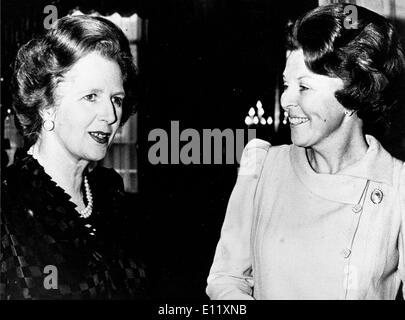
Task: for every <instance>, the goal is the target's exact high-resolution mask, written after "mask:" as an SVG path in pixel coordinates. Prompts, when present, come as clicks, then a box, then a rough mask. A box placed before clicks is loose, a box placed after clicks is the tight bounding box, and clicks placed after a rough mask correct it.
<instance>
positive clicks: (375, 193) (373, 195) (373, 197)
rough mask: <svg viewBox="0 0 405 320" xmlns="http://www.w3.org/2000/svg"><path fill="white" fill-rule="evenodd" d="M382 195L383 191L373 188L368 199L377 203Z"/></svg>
mask: <svg viewBox="0 0 405 320" xmlns="http://www.w3.org/2000/svg"><path fill="white" fill-rule="evenodd" d="M383 196H384V195H383V192H382V191H381V190H380V189H374V190H373V192H371V196H370V199H371V201H373V203H374V204H379V203H380V202H381V201H382V199H383Z"/></svg>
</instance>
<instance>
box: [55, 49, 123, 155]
mask: <svg viewBox="0 0 405 320" xmlns="http://www.w3.org/2000/svg"><path fill="white" fill-rule="evenodd" d="M55 94H56V101H57V103H56V108H55V118H54V119H55V120H54V121H55V128H54V130H53V133H54V134H55V136H56V139H57V141H58V142H59V144H60V145H61V146H62V150H63V151H66V153H67V155H68V156H71V157H73V158H74V159H76V160H82V159H84V160H88V161H98V160H101V159H103V158H104V156H105V155H106V151H107V147H108V146H109V145H110V144H111V142H112V140H113V138H114V135H115V133H116V132H117V130H118V127H119V124H120V121H121V116H122V101H123V99H124V95H125V93H124V88H123V77H122V73H121V69H120V67H119V66H118V64H117V63H116V62H114V61H112V60H109V59H107V58H105V57H103V56H101V55H100V54H98V53H90V54H88V55H86V56H84V57H83V58H81V59H80V60H78V61H77V63H76V64H75V65H73V67H72V68H71V69H70V70H69V71H68V72H66V74H65V75H64V80H63V81H62V82H61V83H60V84H59V85H58V86H57V88H56V90H55Z"/></svg>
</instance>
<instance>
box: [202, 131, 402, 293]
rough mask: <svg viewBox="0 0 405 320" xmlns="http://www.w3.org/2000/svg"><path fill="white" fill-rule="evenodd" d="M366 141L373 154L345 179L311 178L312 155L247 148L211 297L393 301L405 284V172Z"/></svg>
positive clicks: (289, 148) (256, 143)
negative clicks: (309, 161)
mask: <svg viewBox="0 0 405 320" xmlns="http://www.w3.org/2000/svg"><path fill="white" fill-rule="evenodd" d="M366 139H367V142H368V145H369V148H368V151H367V153H366V155H365V156H364V157H363V158H362V159H361V160H359V161H358V162H357V163H355V164H354V165H351V166H349V167H348V168H345V169H343V170H342V171H340V172H339V173H338V174H318V173H316V172H315V171H313V169H312V168H311V167H310V165H309V163H308V160H307V158H306V153H305V149H304V148H300V147H297V146H294V145H284V146H278V147H270V144H269V143H268V142H265V141H263V140H258V139H254V140H252V141H250V142H249V143H248V145H247V146H246V147H245V150H244V152H243V154H242V160H241V168H240V171H239V174H238V179H237V182H236V185H235V187H234V190H233V192H232V194H231V197H230V200H229V204H228V208H227V212H226V216H225V220H224V223H223V227H222V230H221V237H220V240H219V242H218V245H217V248H216V252H215V257H214V261H213V264H212V267H211V270H210V274H209V277H208V280H207V282H208V286H207V290H206V292H207V294H208V296H209V297H210V298H211V299H395V296H396V294H397V292H398V289H399V286H400V283H401V281H402V282H404V281H405V248H404V243H405V166H404V164H403V162H402V161H400V160H397V159H395V158H393V157H392V156H391V155H390V154H389V153H388V152H387V151H385V150H384V149H383V147H382V146H381V145H380V143H379V142H378V141H377V140H376V139H375V138H374V137H372V136H366ZM404 291H405V289H404Z"/></svg>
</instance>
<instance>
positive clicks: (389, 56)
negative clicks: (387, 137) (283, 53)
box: [287, 4, 405, 125]
mask: <svg viewBox="0 0 405 320" xmlns="http://www.w3.org/2000/svg"><path fill="white" fill-rule="evenodd" d="M348 5H350V6H352V9H355V10H357V15H356V14H354V15H353V17H351V18H356V16H357V21H354V20H352V21H350V23H349V21H348V19H349V14H352V12H350V11H349V10H347V11H348V12H346V10H345V8H346V6H348ZM298 49H302V50H303V52H304V57H305V64H306V66H307V67H308V69H309V70H311V71H312V72H314V73H317V74H322V75H326V76H330V77H339V78H341V79H342V80H343V81H344V88H343V89H342V90H339V91H337V92H336V94H335V96H336V98H337V100H338V101H339V102H340V103H341V104H342V105H343V106H344V107H345V108H347V109H349V110H353V111H355V112H357V114H358V116H359V118H361V119H363V120H364V121H365V123H384V124H385V125H388V123H389V120H388V119H389V115H390V112H391V111H392V110H393V109H394V107H395V106H396V104H397V102H398V101H397V99H398V93H399V90H400V86H401V85H403V81H404V80H403V75H404V66H405V63H404V55H403V51H402V47H401V44H400V41H399V38H398V35H397V34H396V32H395V30H394V27H393V26H392V24H391V23H390V22H389V21H388V20H387V19H386V18H384V17H382V16H380V15H378V14H377V13H375V12H372V11H370V10H368V9H365V8H363V7H360V6H355V5H352V4H332V5H326V6H321V7H318V8H316V9H314V10H312V11H310V12H308V13H307V14H305V15H304V16H303V17H301V18H299V19H298V20H297V21H296V22H295V24H293V25H290V26H289V28H288V33H287V50H298Z"/></svg>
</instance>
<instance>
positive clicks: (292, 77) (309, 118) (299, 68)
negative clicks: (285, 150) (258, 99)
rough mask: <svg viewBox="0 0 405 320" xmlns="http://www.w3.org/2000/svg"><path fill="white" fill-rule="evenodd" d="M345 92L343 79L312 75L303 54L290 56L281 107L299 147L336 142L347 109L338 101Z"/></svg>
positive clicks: (294, 141) (295, 142)
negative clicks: (338, 96)
mask: <svg viewBox="0 0 405 320" xmlns="http://www.w3.org/2000/svg"><path fill="white" fill-rule="evenodd" d="M342 88H343V81H342V80H341V79H340V78H331V77H328V76H324V75H319V74H316V73H313V72H311V71H310V70H309V69H308V68H307V67H306V65H305V62H304V54H303V51H302V50H296V51H292V52H290V53H289V54H288V57H287V63H286V67H285V70H284V92H283V94H282V96H281V106H282V107H283V109H284V110H285V111H287V112H288V120H289V123H290V128H291V140H292V142H293V143H294V144H295V145H298V146H300V147H313V146H317V145H320V144H325V143H328V141H331V142H332V141H333V137H335V136H337V135H339V129H340V128H341V124H342V122H343V119H344V118H345V114H344V108H343V106H342V105H341V104H340V103H339V102H338V101H337V99H336V98H335V92H336V91H337V90H340V89H342Z"/></svg>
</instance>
